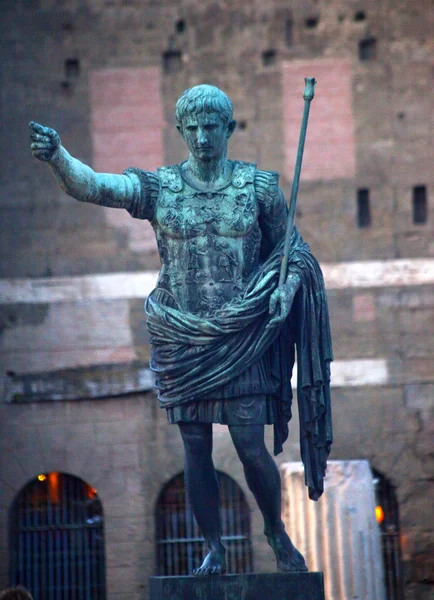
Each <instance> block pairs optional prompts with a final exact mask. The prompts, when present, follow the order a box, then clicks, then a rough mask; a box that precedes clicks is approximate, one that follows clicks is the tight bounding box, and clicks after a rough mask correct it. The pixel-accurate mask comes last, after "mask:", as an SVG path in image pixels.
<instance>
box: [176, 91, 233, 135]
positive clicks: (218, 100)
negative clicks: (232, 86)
mask: <svg viewBox="0 0 434 600" xmlns="http://www.w3.org/2000/svg"><path fill="white" fill-rule="evenodd" d="M201 112H207V113H210V112H215V113H218V114H219V115H220V117H221V118H222V119H223V121H224V122H225V123H229V121H231V120H232V116H233V112H234V107H233V105H232V102H231V100H230V99H229V97H228V96H227V95H226V94H225V93H224V92H222V90H219V88H218V87H215V86H214V85H208V84H206V83H203V84H201V85H195V86H194V87H192V88H189V89H188V90H185V92H184V93H183V94H182V96H181V97H180V98H179V100H178V102H177V103H176V108H175V117H176V122H177V124H178V125H182V119H183V118H184V117H185V116H187V115H191V114H195V113H201Z"/></svg>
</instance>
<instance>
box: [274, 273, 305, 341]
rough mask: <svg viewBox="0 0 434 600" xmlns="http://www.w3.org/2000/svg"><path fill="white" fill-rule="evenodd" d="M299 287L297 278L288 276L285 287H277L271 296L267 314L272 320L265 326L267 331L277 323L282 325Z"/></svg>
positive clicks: (299, 282) (299, 283)
mask: <svg viewBox="0 0 434 600" xmlns="http://www.w3.org/2000/svg"><path fill="white" fill-rule="evenodd" d="M300 285H301V281H300V278H299V277H298V276H292V275H290V276H289V277H288V279H287V281H286V283H285V285H283V286H281V287H278V288H277V289H276V290H274V292H273V293H272V294H271V298H270V307H269V312H270V315H272V319H271V320H270V322H269V323H268V325H267V329H269V328H270V327H274V326H276V325H278V324H279V323H283V321H285V319H286V318H287V317H288V315H289V313H290V310H291V306H292V302H293V300H294V296H295V294H296V293H297V290H298V288H299V287H300Z"/></svg>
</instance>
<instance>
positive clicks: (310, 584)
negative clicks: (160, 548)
mask: <svg viewBox="0 0 434 600" xmlns="http://www.w3.org/2000/svg"><path fill="white" fill-rule="evenodd" d="M195 599H198V600H199V599H200V600H324V581H323V574H322V573H251V574H245V575H219V576H210V577H191V576H179V577H176V576H175V577H150V578H149V600H195Z"/></svg>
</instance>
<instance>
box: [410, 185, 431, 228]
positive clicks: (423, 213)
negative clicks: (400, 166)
mask: <svg viewBox="0 0 434 600" xmlns="http://www.w3.org/2000/svg"><path fill="white" fill-rule="evenodd" d="M427 220H428V204H427V194H426V186H424V185H417V186H415V187H414V188H413V223H415V224H416V225H423V224H425V223H426V222H427Z"/></svg>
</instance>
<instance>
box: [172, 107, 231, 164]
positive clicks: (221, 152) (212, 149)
mask: <svg viewBox="0 0 434 600" xmlns="http://www.w3.org/2000/svg"><path fill="white" fill-rule="evenodd" d="M234 127H235V122H234V121H230V122H229V123H226V122H225V121H224V120H223V119H222V118H221V117H220V115H219V114H218V113H206V112H200V113H197V114H192V115H187V116H185V117H184V118H183V120H182V126H181V127H179V131H180V133H181V135H182V137H183V138H184V140H185V142H186V144H187V146H188V149H189V150H190V153H191V154H192V155H193V156H194V158H196V160H201V161H205V162H207V161H212V160H218V159H219V158H221V157H222V156H225V155H226V149H227V145H228V139H229V138H230V136H231V135H232V132H233V130H234Z"/></svg>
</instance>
